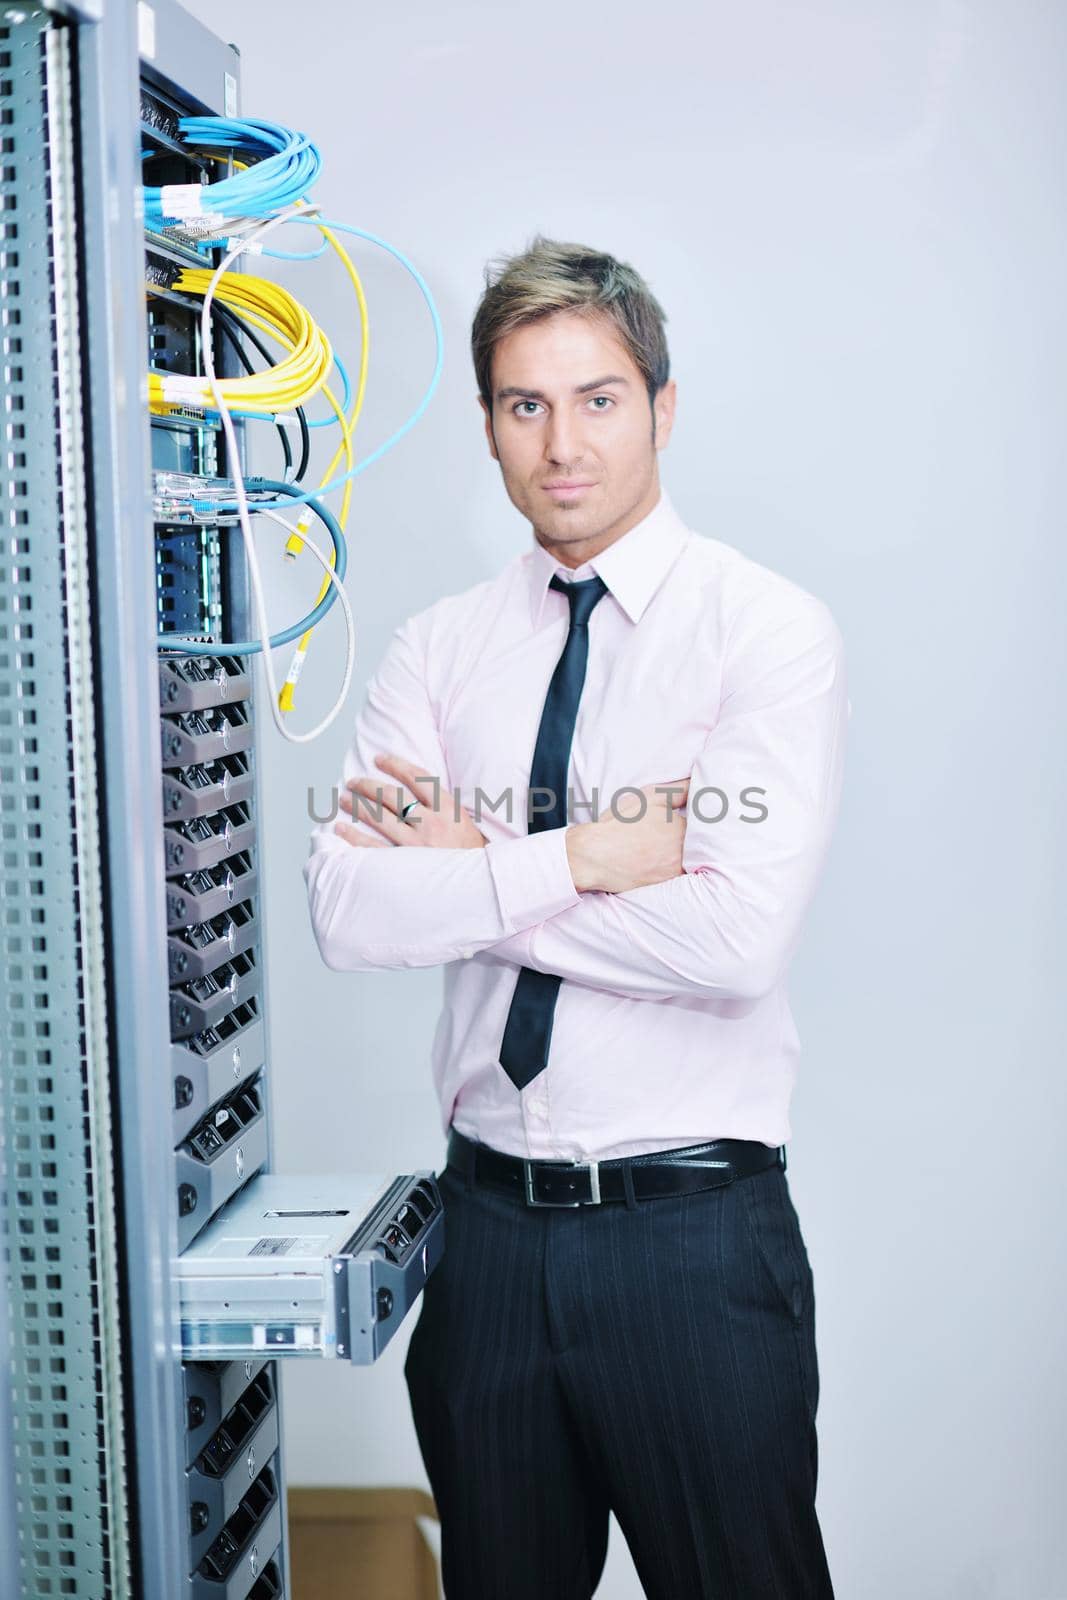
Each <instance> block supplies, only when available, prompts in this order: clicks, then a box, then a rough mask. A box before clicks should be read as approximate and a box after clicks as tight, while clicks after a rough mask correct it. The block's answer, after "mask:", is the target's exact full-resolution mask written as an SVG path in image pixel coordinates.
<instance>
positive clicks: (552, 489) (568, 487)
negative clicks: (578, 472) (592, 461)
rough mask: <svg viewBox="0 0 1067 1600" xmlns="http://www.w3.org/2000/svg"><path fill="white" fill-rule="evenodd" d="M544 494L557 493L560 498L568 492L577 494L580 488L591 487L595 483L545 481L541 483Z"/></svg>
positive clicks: (593, 486)
mask: <svg viewBox="0 0 1067 1600" xmlns="http://www.w3.org/2000/svg"><path fill="white" fill-rule="evenodd" d="M542 487H543V489H544V491H545V493H546V494H554V495H558V496H559V498H560V499H562V498H563V497H564V496H565V495H568V494H578V493H579V492H580V491H581V490H582V489H593V488H595V487H596V486H595V484H592V483H587V482H585V481H584V480H578V481H576V482H574V483H546V484H543V485H542Z"/></svg>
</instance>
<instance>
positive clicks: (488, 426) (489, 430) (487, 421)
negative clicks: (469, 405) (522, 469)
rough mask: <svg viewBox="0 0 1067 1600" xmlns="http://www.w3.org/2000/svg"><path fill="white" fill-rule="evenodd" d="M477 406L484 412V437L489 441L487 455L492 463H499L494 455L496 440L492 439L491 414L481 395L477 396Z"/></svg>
mask: <svg viewBox="0 0 1067 1600" xmlns="http://www.w3.org/2000/svg"><path fill="white" fill-rule="evenodd" d="M478 404H479V405H480V406H481V408H482V410H483V411H484V412H485V437H486V438H487V439H488V441H489V454H490V455H491V456H492V458H493V460H494V461H499V460H500V457H499V456H498V455H497V453H496V440H495V439H494V438H493V413H492V411H491V409H490V408H489V406H487V405H486V403H485V400H484V399H483V398H482V396H481V395H479V396H478Z"/></svg>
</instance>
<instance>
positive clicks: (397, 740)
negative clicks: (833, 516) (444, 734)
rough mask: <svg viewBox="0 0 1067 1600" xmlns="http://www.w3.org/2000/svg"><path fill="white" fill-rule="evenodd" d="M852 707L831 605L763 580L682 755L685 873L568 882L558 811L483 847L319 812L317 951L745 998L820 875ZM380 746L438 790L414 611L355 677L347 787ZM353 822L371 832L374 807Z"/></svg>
mask: <svg viewBox="0 0 1067 1600" xmlns="http://www.w3.org/2000/svg"><path fill="white" fill-rule="evenodd" d="M849 709H850V707H849V703H848V697H847V692H846V681H845V667H844V646H843V640H842V638H841V634H840V632H839V630H838V628H837V626H836V624H835V622H834V620H833V618H832V616H831V614H830V612H829V610H828V609H827V607H826V606H825V605H823V603H822V602H821V601H819V600H817V599H815V598H814V597H813V596H807V595H800V596H799V597H798V596H796V595H794V596H793V597H792V598H791V599H790V602H789V605H788V607H786V608H783V605H782V602H781V600H780V598H778V597H777V596H775V597H773V598H768V597H761V598H759V599H757V600H756V601H754V602H752V603H751V604H750V605H749V606H748V607H747V608H746V610H745V611H743V612H742V613H741V615H740V616H739V618H738V620H737V625H736V627H735V630H734V635H733V637H732V641H731V646H730V650H729V653H728V657H727V660H726V663H725V667H724V673H723V683H722V698H721V704H720V710H719V716H718V720H717V722H716V724H715V726H714V728H713V729H712V730H711V731H710V733H709V734H708V736H707V739H706V740H705V743H704V746H703V749H702V750H701V752H700V754H699V756H698V758H697V760H696V762H695V763H694V766H693V770H692V774H691V779H690V787H689V803H688V815H687V817H686V823H685V829H686V831H685V843H684V850H683V856H682V868H683V870H682V873H681V875H680V876H679V877H676V878H672V879H670V880H668V881H666V882H661V883H656V884H652V885H650V886H647V887H642V888H637V889H630V890H626V891H624V892H621V893H617V894H608V893H603V892H600V891H594V892H587V893H579V892H578V890H577V889H576V888H575V885H574V880H573V877H572V875H571V871H570V867H569V865H568V859H567V851H566V833H567V829H565V828H555V829H549V830H547V831H545V832H542V833H533V834H526V835H523V836H521V837H518V838H512V839H499V840H490V841H489V842H488V843H487V844H486V845H485V846H484V848H482V849H399V848H395V847H391V848H388V849H361V848H356V847H353V846H352V845H351V844H350V843H348V842H347V841H346V840H344V839H342V838H341V837H340V836H339V835H338V834H336V833H335V832H334V831H333V822H332V820H331V821H327V822H324V823H321V824H319V825H318V826H317V827H316V828H315V829H314V831H313V834H312V841H311V854H310V856H309V858H308V860H307V862H306V864H305V866H304V878H305V881H306V884H307V889H308V900H309V909H310V914H311V924H312V928H313V931H314V934H315V938H316V941H317V943H318V947H319V952H320V954H321V956H322V959H323V961H324V962H325V964H326V965H327V966H328V967H330V968H332V969H333V970H335V971H349V972H365V971H374V970H378V969H383V968H396V967H425V966H437V965H440V964H441V963H442V962H447V961H454V960H457V959H460V958H462V957H466V956H470V955H473V954H474V953H476V952H479V951H483V950H485V951H490V952H491V953H492V955H493V956H494V957H498V958H500V959H503V960H506V961H510V962H513V963H514V964H515V965H516V966H528V967H533V968H535V969H536V970H537V971H539V972H551V973H555V974H556V975H558V976H559V977H561V978H565V979H568V980H569V981H571V982H574V983H584V984H589V985H592V986H594V987H596V988H600V989H606V990H609V991H611V992H613V993H615V994H621V995H626V996H630V997H632V998H634V999H642V1000H664V999H670V998H672V997H674V996H678V995H695V996H698V997H702V998H704V999H717V1000H728V999H741V1000H754V999H758V998H759V997H760V996H762V995H764V994H767V993H768V992H769V991H770V990H771V989H772V988H773V987H774V986H775V985H776V984H777V983H778V982H779V980H780V979H781V977H782V975H783V974H784V972H785V970H786V968H787V967H788V964H789V962H790V960H791V958H792V955H793V952H794V950H795V947H796V943H797V940H798V938H799V935H800V930H801V926H802V923H803V918H804V915H805V912H806V911H807V908H808V905H809V904H810V901H811V899H812V896H813V895H814V892H815V888H816V885H817V882H818V877H819V873H820V871H821V868H822V864H823V861H824V859H825V856H826V852H827V849H828V847H829V842H830V838H831V836H832V833H833V827H834V823H835V821H836V817H837V811H838V807H839V801H840V793H841V785H842V777H843V764H844V746H845V732H846V727H847V722H848V715H849ZM384 752H394V753H396V754H397V755H400V756H403V757H406V758H407V759H409V760H411V761H412V762H414V763H416V764H418V765H419V766H420V767H421V768H422V770H423V771H424V772H428V773H433V774H439V775H440V777H441V781H442V793H443V798H444V803H445V804H446V805H450V804H451V788H450V786H449V780H448V769H447V761H446V758H445V753H444V751H443V749H442V747H441V741H440V735H439V732H438V728H437V723H436V719H435V716H434V711H433V706H432V703H431V700H430V696H429V693H428V690H427V674H426V669H425V662H424V659H423V654H422V649H421V643H420V638H419V633H418V627H417V619H415V620H409V621H408V622H406V623H404V624H402V625H401V626H400V627H399V628H398V629H397V630H396V632H395V633H394V635H393V637H392V639H391V641H390V644H389V646H388V648H387V650H386V653H385V655H384V657H383V659H382V662H381V665H380V666H379V668H378V671H377V672H376V673H375V675H374V677H373V678H372V680H371V682H370V684H369V686H368V690H367V698H366V702H365V704H364V707H363V709H362V710H361V712H360V714H359V716H358V717H357V720H356V726H355V731H354V735H353V738H352V741H351V744H350V746H349V748H348V750H347V752H346V755H345V759H344V768H343V774H342V785H343V784H345V783H347V782H348V780H349V779H351V778H355V777H360V776H368V775H372V774H375V772H376V771H377V770H378V769H376V767H375V758H376V757H377V756H378V755H380V754H382V753H384ZM677 776H678V774H667V773H665V774H663V775H662V777H660V778H657V779H656V780H655V781H659V782H662V783H664V784H666V783H668V782H670V781H671V779H672V777H677ZM382 781H383V784H385V782H386V781H387V780H385V779H384V778H383V779H382ZM746 788H749V789H756V790H758V791H759V795H758V801H759V803H760V804H761V806H762V807H763V808H765V810H766V815H765V816H763V817H762V819H761V820H757V821H753V820H747V821H746V820H742V817H743V816H744V815H747V816H749V817H751V814H752V807H753V806H755V804H756V802H755V801H753V802H752V804H751V806H750V807H749V809H748V811H746V812H742V811H740V810H739V806H738V796H739V794H740V792H741V791H742V790H744V789H746ZM713 789H714V790H716V791H722V793H723V794H724V795H725V796H726V797H727V800H728V802H729V810H728V812H727V814H726V816H725V817H723V819H722V820H721V821H713V820H710V819H713V818H715V817H717V816H718V815H719V812H720V810H721V800H720V799H719V796H718V794H717V793H714V794H713V793H710V791H711V790H713ZM701 790H708V791H709V793H708V794H707V795H706V796H705V797H704V798H702V799H700V798H697V799H696V804H694V799H695V797H698V795H699V791H701ZM523 798H524V797H523ZM605 804H606V801H605ZM519 810H520V814H523V815H524V814H525V806H524V804H520V807H519ZM757 815H758V813H757ZM355 826H356V827H357V829H360V830H365V831H366V832H367V833H368V834H370V835H374V836H375V837H376V839H377V842H378V843H381V839H380V836H379V835H376V834H375V830H374V829H373V828H372V827H371V825H370V824H369V823H367V822H365V821H362V820H358V821H356V823H355Z"/></svg>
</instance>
